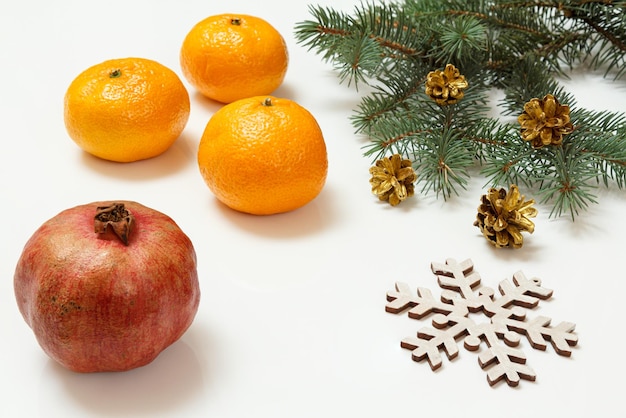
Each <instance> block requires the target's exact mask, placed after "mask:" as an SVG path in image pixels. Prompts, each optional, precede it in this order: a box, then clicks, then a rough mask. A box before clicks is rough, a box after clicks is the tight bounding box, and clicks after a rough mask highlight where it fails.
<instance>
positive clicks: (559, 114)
mask: <svg viewBox="0 0 626 418" xmlns="http://www.w3.org/2000/svg"><path fill="white" fill-rule="evenodd" d="M517 121H518V122H519V124H520V125H521V126H522V128H521V135H522V139H523V140H524V141H530V143H531V145H532V146H533V147H534V148H541V147H543V146H545V145H560V144H561V143H562V142H563V136H564V135H567V134H570V133H572V131H573V130H574V126H573V125H572V122H571V121H570V108H569V106H567V105H562V104H560V103H559V101H558V100H557V99H556V98H555V97H554V96H553V95H551V94H547V95H546V96H545V97H544V98H543V99H541V100H539V99H536V98H535V99H531V100H530V101H528V102H527V103H526V104H525V105H524V112H523V113H522V114H521V115H519V117H518V118H517Z"/></svg>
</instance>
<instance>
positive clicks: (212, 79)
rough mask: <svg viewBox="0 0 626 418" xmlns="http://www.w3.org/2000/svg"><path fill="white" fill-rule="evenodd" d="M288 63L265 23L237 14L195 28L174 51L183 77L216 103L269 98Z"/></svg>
mask: <svg viewBox="0 0 626 418" xmlns="http://www.w3.org/2000/svg"><path fill="white" fill-rule="evenodd" d="M288 61H289V54H288V51H287V46H286V44H285V40H284V38H283V37H282V35H281V34H280V33H279V32H278V31H277V30H276V29H275V28H274V27H273V26H272V25H271V24H270V23H268V22H267V21H265V20H263V19H261V18H259V17H256V16H250V15H243V14H220V15H214V16H209V17H207V18H206V19H204V20H202V21H200V22H198V23H197V24H196V25H195V26H194V27H193V28H192V29H191V30H190V31H189V33H188V34H187V36H186V37H185V39H184V41H183V44H182V47H181V50H180V64H181V68H182V72H183V76H184V77H185V78H186V79H187V81H188V82H189V83H190V84H191V85H192V86H194V87H195V88H196V89H197V90H198V91H199V92H200V93H201V94H203V95H204V96H206V97H209V98H210V99H213V100H216V101H218V102H222V103H231V102H233V101H235V100H238V99H243V98H246V97H252V96H261V95H266V94H270V93H272V92H273V91H274V90H276V89H277V88H278V87H279V86H280V85H281V84H282V82H283V79H284V78H285V74H286V72H287V66H288Z"/></svg>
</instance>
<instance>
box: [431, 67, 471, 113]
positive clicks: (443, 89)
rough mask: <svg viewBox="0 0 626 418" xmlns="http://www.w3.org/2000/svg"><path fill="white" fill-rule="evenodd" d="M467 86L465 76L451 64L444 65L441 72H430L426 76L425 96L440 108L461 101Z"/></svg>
mask: <svg viewBox="0 0 626 418" xmlns="http://www.w3.org/2000/svg"><path fill="white" fill-rule="evenodd" d="M468 85H469V84H468V83H467V80H466V79H465V76H464V75H462V74H461V72H460V71H459V70H458V69H457V68H456V67H455V66H454V65H452V64H448V65H446V68H445V69H444V70H443V71H441V70H435V71H431V72H429V73H428V75H427V76H426V94H427V95H428V96H430V98H431V99H433V100H434V101H435V102H437V104H439V105H442V106H444V105H451V104H454V103H456V102H458V101H459V100H461V99H462V98H463V96H464V94H465V93H464V92H463V91H464V90H465V89H466V88H467V87H468Z"/></svg>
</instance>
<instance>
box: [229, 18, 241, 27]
mask: <svg viewBox="0 0 626 418" xmlns="http://www.w3.org/2000/svg"><path fill="white" fill-rule="evenodd" d="M230 24H231V25H235V26H239V25H241V19H239V18H238V17H233V18H232V19H230Z"/></svg>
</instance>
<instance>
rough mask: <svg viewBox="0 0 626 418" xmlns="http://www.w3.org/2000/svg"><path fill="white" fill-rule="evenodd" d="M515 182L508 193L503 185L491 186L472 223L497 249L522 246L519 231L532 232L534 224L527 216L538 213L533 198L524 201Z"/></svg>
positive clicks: (522, 240)
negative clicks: (497, 187)
mask: <svg viewBox="0 0 626 418" xmlns="http://www.w3.org/2000/svg"><path fill="white" fill-rule="evenodd" d="M524 199H525V198H524V196H522V195H521V194H520V192H519V189H518V187H517V186H516V185H514V184H513V185H511V188H510V189H509V191H508V192H507V191H506V190H505V189H504V188H501V189H499V190H498V189H496V188H490V189H489V191H488V192H487V194H485V195H483V196H482V197H481V204H480V206H479V207H478V214H477V215H476V221H475V222H474V226H477V227H478V228H480V232H482V234H483V236H484V237H485V238H486V239H487V241H489V242H490V243H491V244H493V245H495V246H496V247H497V248H502V247H512V248H521V247H522V244H523V243H524V238H523V237H522V232H529V233H531V234H532V233H533V231H534V230H535V224H534V223H533V222H532V221H531V220H530V219H529V218H534V217H535V216H537V209H535V208H534V207H533V205H534V204H535V201H534V200H532V199H531V200H524Z"/></svg>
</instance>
